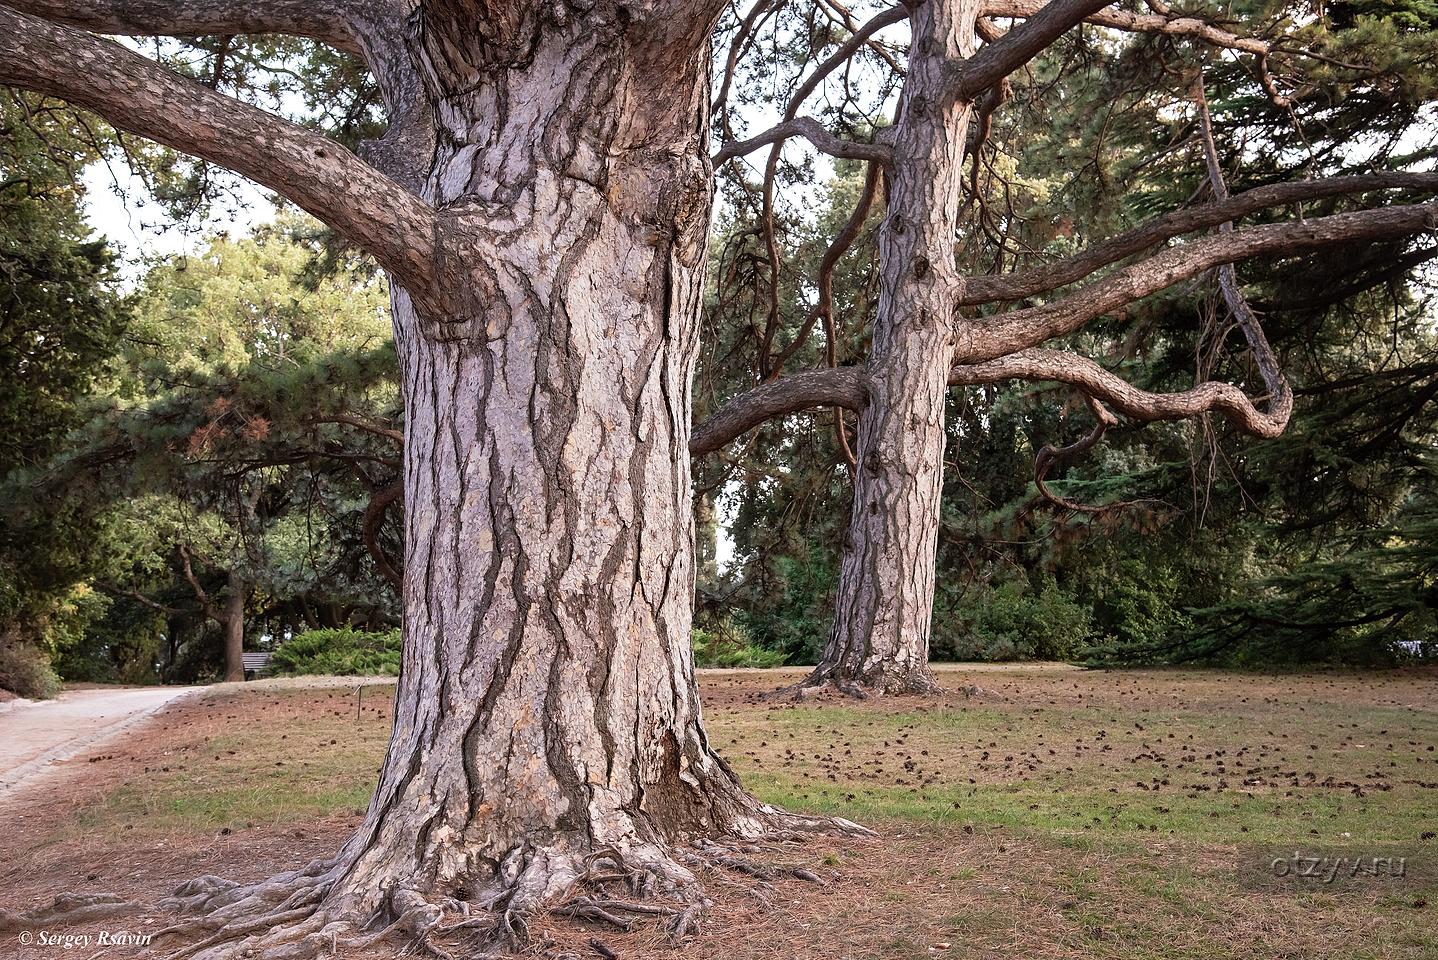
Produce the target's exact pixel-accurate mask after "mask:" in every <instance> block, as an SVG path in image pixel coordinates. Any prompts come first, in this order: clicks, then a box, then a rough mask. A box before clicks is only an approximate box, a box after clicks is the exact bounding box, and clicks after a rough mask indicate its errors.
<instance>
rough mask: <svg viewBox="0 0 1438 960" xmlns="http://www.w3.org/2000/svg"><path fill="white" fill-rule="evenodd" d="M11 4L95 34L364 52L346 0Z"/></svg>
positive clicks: (40, 0)
mask: <svg viewBox="0 0 1438 960" xmlns="http://www.w3.org/2000/svg"><path fill="white" fill-rule="evenodd" d="M6 6H9V7H12V8H14V9H16V10H19V11H20V12H22V13H28V14H31V15H32V16H36V17H44V18H45V19H46V20H53V21H54V22H56V23H63V24H66V25H68V26H72V27H80V28H81V29H84V30H89V31H92V32H94V33H104V34H112V35H113V34H123V35H125V36H147V37H198V36H203V35H206V34H222V35H232V34H270V33H274V34H284V35H287V36H294V37H308V38H310V39H312V40H318V41H320V42H322V43H327V44H329V45H330V46H332V47H337V48H338V49H340V50H344V51H345V52H347V53H354V54H359V52H360V47H359V44H358V42H357V41H356V39H355V37H354V34H353V32H352V31H351V29H350V21H351V14H352V13H353V12H354V11H353V6H354V5H353V4H351V3H346V2H343V0H7V2H6Z"/></svg>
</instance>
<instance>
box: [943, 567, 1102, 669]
mask: <svg viewBox="0 0 1438 960" xmlns="http://www.w3.org/2000/svg"><path fill="white" fill-rule="evenodd" d="M944 587H945V589H944V591H943V595H941V596H940V598H939V601H938V603H937V604H936V606H935V609H934V624H933V631H934V632H933V640H932V654H933V656H934V657H936V658H938V659H943V660H1072V659H1074V658H1076V657H1077V655H1078V654H1079V651H1080V650H1081V649H1082V648H1083V647H1084V645H1085V644H1086V643H1087V642H1088V640H1089V639H1090V636H1091V625H1092V616H1091V613H1090V611H1089V609H1088V608H1087V607H1085V606H1084V605H1083V604H1080V603H1077V602H1075V601H1074V600H1073V598H1072V597H1070V596H1069V595H1068V594H1066V593H1065V592H1064V591H1063V590H1061V589H1059V587H1058V585H1057V584H1056V583H1054V581H1053V580H1052V579H1049V578H1044V579H1043V582H1042V583H1041V584H1040V586H1039V587H1038V588H1037V589H1036V588H1034V587H1031V586H1030V585H1029V584H1028V583H1027V582H1025V581H1021V580H1009V581H1006V582H1004V583H1000V584H998V585H997V586H989V585H987V584H979V585H976V586H973V587H971V588H968V589H964V590H959V589H956V587H955V585H954V583H953V581H952V580H946V581H945V584H944Z"/></svg>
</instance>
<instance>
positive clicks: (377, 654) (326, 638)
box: [271, 627, 404, 677]
mask: <svg viewBox="0 0 1438 960" xmlns="http://www.w3.org/2000/svg"><path fill="white" fill-rule="evenodd" d="M403 652H404V644H403V642H402V641H401V639H400V632H399V630H385V631H381V632H374V633H371V632H366V631H363V630H351V629H348V628H343V627H342V628H338V629H324V630H310V631H308V632H306V633H301V634H299V635H298V636H294V637H291V638H290V639H288V640H286V641H285V642H284V643H282V644H280V646H279V648H278V649H277V650H275V653H274V659H273V660H272V661H271V663H272V665H273V667H274V670H275V672H276V673H279V674H282V675H285V676H304V675H309V674H323V675H329V676H339V677H360V676H387V677H397V676H399V668H400V662H401V661H402V659H403Z"/></svg>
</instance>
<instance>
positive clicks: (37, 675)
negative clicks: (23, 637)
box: [0, 637, 60, 699]
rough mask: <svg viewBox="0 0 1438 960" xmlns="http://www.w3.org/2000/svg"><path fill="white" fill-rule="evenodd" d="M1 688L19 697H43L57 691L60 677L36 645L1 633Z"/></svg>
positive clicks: (51, 695) (52, 694)
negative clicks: (3, 635) (6, 636)
mask: <svg viewBox="0 0 1438 960" xmlns="http://www.w3.org/2000/svg"><path fill="white" fill-rule="evenodd" d="M0 689H3V690H9V691H10V692H11V693H14V694H17V695H19V696H22V697H31V698H34V699H46V698H49V697H53V696H54V695H55V694H56V693H58V692H59V690H60V678H59V676H57V675H56V673H55V670H54V668H53V667H51V666H50V659H49V657H47V656H45V652H44V651H43V650H41V649H40V648H39V647H37V646H35V645H34V644H33V643H23V642H21V641H19V640H16V639H11V638H5V637H0Z"/></svg>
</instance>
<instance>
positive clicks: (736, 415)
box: [689, 367, 869, 457]
mask: <svg viewBox="0 0 1438 960" xmlns="http://www.w3.org/2000/svg"><path fill="white" fill-rule="evenodd" d="M868 395H869V393H868V388H867V387H866V386H865V385H864V380H863V372H862V371H861V370H860V368H858V367H835V368H832V369H828V370H806V371H805V372H803V373H794V374H790V375H789V376H787V377H782V378H781V379H778V380H774V381H771V382H769V383H765V384H762V385H760V386H758V387H755V388H754V389H752V390H750V391H748V392H746V393H742V394H740V395H739V396H737V397H735V398H734V399H733V400H730V401H729V402H728V403H726V404H725V405H724V406H723V407H721V408H720V409H719V411H718V412H717V413H715V414H714V415H713V416H712V417H710V418H709V419H707V420H705V421H704V422H703V423H701V424H699V426H697V427H695V428H694V431H693V432H692V433H691V434H690V436H689V454H690V456H695V457H697V456H701V455H703V454H706V453H712V452H713V451H715V450H718V449H719V448H720V447H722V446H724V445H725V444H726V443H728V442H729V441H730V440H733V439H734V438H735V437H737V436H739V435H740V434H742V433H744V432H745V431H747V430H750V429H751V428H753V427H757V426H758V425H759V424H761V423H763V422H764V421H766V420H771V419H773V418H774V417H780V416H783V415H784V414H788V413H799V412H801V411H803V410H809V409H812V408H814V407H844V408H845V409H848V410H862V409H864V406H865V405H866V404H867V403H868Z"/></svg>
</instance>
